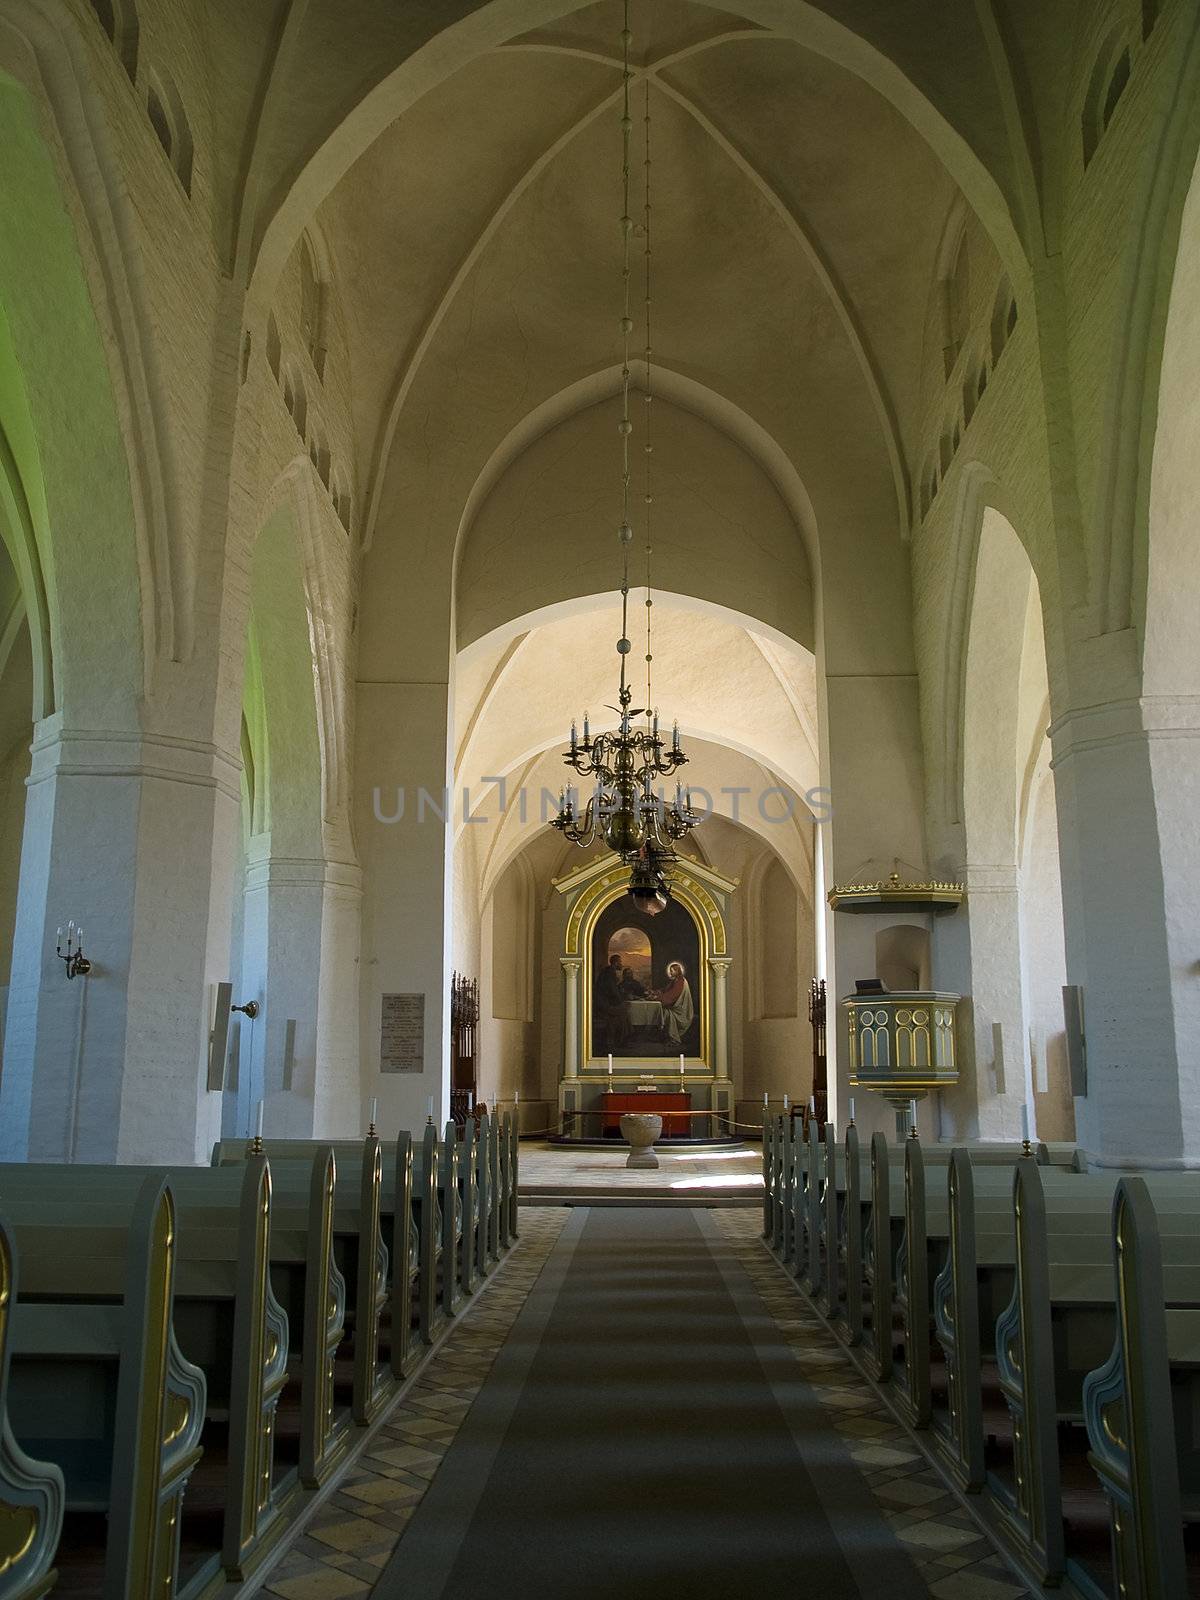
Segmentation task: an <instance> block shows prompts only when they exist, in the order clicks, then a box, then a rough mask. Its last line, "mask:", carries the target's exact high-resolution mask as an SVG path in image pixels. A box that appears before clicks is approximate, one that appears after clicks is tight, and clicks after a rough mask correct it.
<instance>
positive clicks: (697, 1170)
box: [521, 1139, 762, 1200]
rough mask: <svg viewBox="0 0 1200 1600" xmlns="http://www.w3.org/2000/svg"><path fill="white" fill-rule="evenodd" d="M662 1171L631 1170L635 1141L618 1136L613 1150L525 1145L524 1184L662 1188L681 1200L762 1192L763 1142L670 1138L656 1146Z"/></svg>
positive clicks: (558, 1188) (561, 1190)
mask: <svg viewBox="0 0 1200 1600" xmlns="http://www.w3.org/2000/svg"><path fill="white" fill-rule="evenodd" d="M655 1148H656V1151H657V1154H658V1171H657V1172H646V1171H644V1170H636V1169H633V1170H631V1169H630V1168H629V1167H627V1166H626V1165H625V1158H626V1157H627V1156H628V1154H629V1146H628V1145H627V1144H625V1143H624V1142H623V1141H620V1140H616V1139H614V1140H613V1147H612V1149H611V1150H598V1149H595V1148H591V1149H588V1148H580V1149H575V1150H573V1149H571V1147H570V1146H569V1145H554V1144H532V1143H531V1144H522V1145H521V1189H522V1191H523V1192H526V1193H528V1191H529V1190H530V1189H531V1188H535V1189H542V1190H543V1191H545V1190H546V1189H547V1188H548V1187H549V1186H553V1189H554V1191H555V1193H556V1194H568V1193H570V1191H572V1190H583V1191H589V1190H596V1189H616V1190H622V1189H633V1190H636V1191H637V1192H638V1193H639V1194H641V1193H648V1192H650V1191H659V1192H661V1193H663V1194H669V1195H672V1196H674V1197H676V1198H679V1199H693V1198H694V1199H696V1200H705V1199H719V1198H720V1197H722V1196H728V1195H754V1196H756V1197H758V1198H759V1199H761V1197H762V1145H761V1144H757V1145H731V1146H728V1147H726V1148H723V1149H718V1150H697V1149H694V1148H693V1149H681V1150H672V1149H671V1146H670V1142H669V1141H663V1142H662V1143H660V1144H658V1145H657V1146H656V1147H655Z"/></svg>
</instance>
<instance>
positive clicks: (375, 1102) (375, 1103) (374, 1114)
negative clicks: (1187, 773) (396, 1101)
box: [371, 1096, 379, 1128]
mask: <svg viewBox="0 0 1200 1600" xmlns="http://www.w3.org/2000/svg"><path fill="white" fill-rule="evenodd" d="M378 1118H379V1099H378V1096H372V1098H371V1127H372V1128H373V1127H374V1126H375V1123H376V1121H377V1120H378Z"/></svg>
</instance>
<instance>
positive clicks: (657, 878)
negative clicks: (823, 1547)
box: [552, 0, 700, 916]
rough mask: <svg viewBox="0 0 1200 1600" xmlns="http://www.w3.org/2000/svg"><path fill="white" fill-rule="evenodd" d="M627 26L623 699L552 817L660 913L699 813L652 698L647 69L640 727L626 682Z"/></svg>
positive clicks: (575, 756)
mask: <svg viewBox="0 0 1200 1600" xmlns="http://www.w3.org/2000/svg"><path fill="white" fill-rule="evenodd" d="M623 10H624V23H625V25H624V28H623V29H622V32H621V66H622V79H621V83H622V93H621V194H622V210H621V420H620V422H619V424H618V427H619V429H620V434H621V526H620V541H621V637H620V638H619V639H618V641H617V653H618V655H619V657H620V661H621V677H620V687H619V690H618V699H619V703H618V705H617V706H615V707H613V709H614V710H616V711H617V713H618V716H619V718H620V720H619V723H618V726H617V727H616V729H614V730H611V731H610V730H608V729H601V730H600V731H599V732H597V733H596V734H595V735H594V736H593V734H592V731H591V725H590V722H589V720H588V714H587V712H586V711H585V712H584V716H583V738H582V740H581V739H580V737H579V729H578V725H577V724H576V723H574V722H573V723H572V724H571V747H570V749H569V750H568V751H566V752H565V753H564V755H563V760H564V762H565V764H566V766H567V767H568V768H569V769H570V770H571V771H572V772H574V773H576V774H578V776H579V777H581V778H591V779H592V780H593V781H594V784H595V787H594V790H593V792H592V794H591V796H590V797H589V799H588V800H587V802H586V803H585V804H583V805H582V806H581V807H580V808H578V809H577V806H576V790H575V789H574V787H573V786H572V787H567V786H564V787H563V789H562V792H561V794H560V795H559V802H558V815H557V816H556V817H555V818H554V819H553V823H552V826H553V827H555V828H557V829H558V830H559V832H560V833H561V834H562V835H563V837H564V838H566V839H569V840H570V841H571V843H572V844H577V845H580V846H583V847H585V848H586V847H587V846H588V845H590V844H593V843H595V842H596V841H597V840H601V839H602V840H603V841H604V842H605V844H607V845H608V847H609V849H610V850H612V851H614V852H615V853H616V854H617V855H618V856H619V857H620V858H621V861H622V862H623V863H624V865H625V866H627V867H628V868H629V869H630V871H629V893H630V895H631V896H632V897H633V902H634V905H635V906H636V907H637V908H638V910H639V911H642V912H644V913H645V914H646V915H648V916H655V915H657V913H658V912H659V911H661V910H662V909H663V908H664V907H665V906H666V905H667V904H668V901H669V899H670V894H671V883H670V871H671V866H672V864H673V862H674V861H675V850H674V846H675V844H676V843H677V842H678V841H679V840H680V839H682V838H684V837H685V836H686V835H687V834H688V833H690V832H691V830H692V829H693V828H694V827H695V826H696V824H697V823H698V822H699V821H700V817H699V816H698V815H697V813H696V812H694V811H693V810H692V803H691V791H690V790H689V791H687V793H686V795H685V792H684V788H683V785H682V783H681V782H680V781H679V778H678V774H679V769H680V768H681V767H683V766H686V764H687V759H688V758H687V755H686V754H685V752H684V750H683V748H682V746H681V744H680V742H679V724H678V722H676V723H675V724H674V725H673V727H672V730H671V736H670V739H669V741H668V740H667V739H666V738H664V737H663V736H662V735H661V734H660V733H659V727H658V712H657V710H655V709H654V707H653V701H652V698H651V690H652V667H653V661H654V643H653V624H652V615H653V609H654V592H653V586H652V574H651V556H652V553H653V541H652V538H651V508H652V506H653V502H654V494H653V484H652V468H651V462H652V457H653V444H652V439H651V427H650V418H651V410H652V402H653V399H654V394H653V365H652V363H653V357H654V344H653V339H652V323H651V307H652V265H651V262H652V254H653V252H652V249H651V234H650V223H651V210H652V207H651V182H650V179H651V148H650V80H649V75H648V74H646V75H644V76H645V89H646V99H645V107H644V130H645V149H644V152H643V171H644V191H643V196H642V208H641V209H642V234H643V243H642V263H641V265H642V276H643V290H642V298H643V308H642V309H643V316H644V324H645V344H644V346H643V350H642V354H643V358H644V361H645V369H646V380H645V394H644V396H643V398H644V399H645V402H646V407H645V429H644V437H643V449H644V452H645V492H644V495H643V499H644V502H645V504H644V508H643V513H644V516H645V529H644V532H645V562H646V571H645V581H646V704H645V707H644V708H642V711H644V715H645V726H644V727H642V726H640V725H639V726H638V727H636V728H635V727H633V726H632V721H633V717H634V716H635V715H638V716H640V715H642V711H638V712H636V713H635V712H634V711H633V710H631V708H630V702H631V700H632V699H633V690H632V688H631V686H630V683H629V670H628V668H629V661H628V657H629V652H630V650H631V649H632V644H631V641H630V638H629V588H630V557H631V547H632V544H633V526H632V522H631V499H632V469H631V464H630V436H631V435H632V433H633V419H632V417H631V416H630V412H629V401H630V390H631V387H632V374H631V371H630V349H631V338H632V334H633V328H634V322H633V316H632V295H633V287H632V279H633V242H632V241H633V236H634V232H635V229H634V224H633V214H632V211H631V209H630V206H631V195H632V187H633V180H632V143H633V137H632V136H633V117H632V109H631V106H632V93H631V84H632V79H633V69H632V67H631V65H630V44H631V43H632V39H633V33H632V30H631V29H630V26H629V20H630V0H625V3H624V7H623ZM667 777H674V778H675V779H676V783H675V799H674V803H672V802H671V801H669V800H668V799H667V798H666V797H665V796H664V795H662V794H661V792H659V791H658V790H656V787H655V785H656V780H659V779H662V778H667Z"/></svg>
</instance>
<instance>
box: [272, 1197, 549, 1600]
mask: <svg viewBox="0 0 1200 1600" xmlns="http://www.w3.org/2000/svg"><path fill="white" fill-rule="evenodd" d="M569 1216H570V1212H569V1211H568V1210H567V1209H566V1208H565V1207H562V1206H522V1207H521V1236H520V1238H519V1239H518V1241H517V1243H516V1245H515V1246H514V1247H513V1250H512V1253H511V1254H510V1255H509V1257H508V1259H507V1260H506V1261H505V1262H504V1265H503V1268H502V1270H501V1272H500V1274H499V1276H498V1277H496V1278H495V1279H493V1280H490V1281H489V1282H488V1283H487V1284H486V1285H485V1286H484V1288H483V1289H482V1291H478V1290H477V1291H476V1293H477V1296H479V1298H478V1299H477V1302H476V1303H475V1304H473V1305H472V1307H471V1310H470V1315H469V1316H468V1317H467V1318H466V1320H465V1321H462V1322H458V1323H456V1324H455V1325H454V1327H453V1328H452V1329H451V1331H450V1332H449V1334H447V1336H446V1338H445V1339H444V1341H443V1342H442V1343H441V1344H440V1345H439V1346H438V1347H437V1349H436V1350H435V1351H434V1353H433V1357H432V1359H431V1360H430V1361H429V1362H428V1363H427V1365H426V1366H425V1367H424V1368H423V1370H422V1371H421V1373H420V1375H419V1376H418V1378H417V1380H416V1382H415V1383H414V1384H413V1385H412V1387H411V1388H410V1389H409V1390H408V1392H407V1394H405V1396H404V1398H403V1399H402V1401H401V1402H400V1403H399V1404H398V1405H397V1406H396V1408H395V1409H394V1410H393V1411H392V1412H391V1414H390V1415H389V1416H388V1418H387V1421H386V1422H385V1423H384V1424H383V1426H382V1427H380V1428H379V1429H378V1430H377V1432H376V1433H375V1434H374V1435H373V1436H372V1438H371V1440H370V1442H369V1443H368V1445H367V1447H366V1449H365V1450H363V1452H362V1453H361V1454H360V1455H359V1456H358V1457H357V1458H356V1459H355V1461H354V1462H353V1464H352V1465H351V1466H350V1468H349V1469H348V1470H347V1472H346V1473H345V1475H344V1476H343V1478H342V1479H341V1481H340V1483H339V1484H338V1486H337V1488H336V1489H335V1491H334V1492H333V1494H332V1495H331V1496H330V1497H329V1498H328V1499H327V1500H325V1501H324V1502H323V1503H321V1504H320V1505H318V1506H317V1507H316V1508H315V1509H314V1511H313V1513H312V1515H311V1516H310V1517H309V1519H308V1521H307V1522H306V1523H303V1524H301V1527H300V1531H299V1533H298V1535H295V1536H293V1540H292V1543H291V1545H290V1547H289V1549H288V1550H287V1552H286V1554H285V1555H284V1556H283V1557H282V1558H281V1560H280V1561H279V1563H278V1564H277V1565H276V1566H275V1567H274V1568H273V1569H272V1571H271V1572H270V1574H269V1576H268V1577H267V1580H266V1582H265V1584H264V1585H263V1590H262V1592H263V1593H265V1594H268V1595H279V1596H282V1597H283V1600H342V1597H343V1596H347V1597H348V1596H353V1595H366V1594H369V1593H370V1592H371V1590H372V1588H373V1587H374V1585H375V1581H376V1579H377V1578H378V1576H379V1572H380V1570H381V1568H382V1567H383V1566H384V1565H385V1564H386V1563H387V1560H388V1557H389V1556H390V1555H391V1553H392V1551H393V1550H394V1549H395V1547H396V1545H397V1543H398V1542H399V1540H400V1537H401V1535H402V1534H403V1532H404V1529H405V1527H406V1526H407V1524H408V1520H409V1518H410V1517H411V1516H412V1514H413V1511H414V1510H415V1509H416V1506H417V1504H418V1502H419V1501H420V1499H421V1496H422V1495H423V1494H424V1493H425V1490H426V1489H427V1488H428V1487H429V1483H430V1480H431V1479H432V1477H433V1475H434V1473H435V1472H436V1471H437V1469H438V1467H439V1466H440V1464H441V1460H442V1457H443V1455H444V1454H445V1453H446V1450H447V1449H448V1447H449V1445H450V1443H451V1441H452V1440H453V1438H454V1435H455V1433H456V1432H457V1431H458V1425H459V1423H460V1422H461V1421H462V1419H463V1417H464V1416H465V1415H466V1414H467V1411H468V1409H469V1408H470V1405H471V1401H472V1400H473V1399H474V1398H475V1396H476V1394H477V1393H478V1392H479V1389H480V1386H481V1385H482V1383H483V1380H484V1379H485V1378H486V1377H487V1374H488V1372H489V1370H490V1369H491V1365H492V1362H493V1360H494V1359H495V1357H496V1352H497V1351H498V1350H499V1349H500V1346H501V1345H502V1344H503V1343H504V1341H505V1339H507V1337H508V1333H509V1329H510V1328H511V1327H512V1325H513V1322H514V1321H515V1319H516V1316H517V1313H518V1312H519V1311H520V1309H521V1307H522V1306H523V1305H524V1304H525V1299H526V1296H527V1295H528V1294H529V1291H530V1289H531V1287H532V1286H533V1283H534V1281H535V1279H536V1278H537V1275H538V1273H539V1272H540V1271H541V1270H542V1267H543V1265H544V1264H545V1261H546V1258H547V1256H548V1255H549V1254H550V1252H551V1250H552V1249H553V1248H554V1244H555V1241H556V1240H557V1238H558V1236H559V1233H560V1232H561V1231H562V1229H563V1227H564V1225H565V1223H566V1220H567V1218H568V1217H569Z"/></svg>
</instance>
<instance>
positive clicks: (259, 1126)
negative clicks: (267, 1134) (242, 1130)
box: [254, 1100, 263, 1139]
mask: <svg viewBox="0 0 1200 1600" xmlns="http://www.w3.org/2000/svg"><path fill="white" fill-rule="evenodd" d="M262 1136H263V1103H262V1101H261V1100H260V1101H259V1102H258V1105H257V1106H256V1107H255V1111H254V1137H255V1138H256V1139H261V1138H262Z"/></svg>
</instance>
